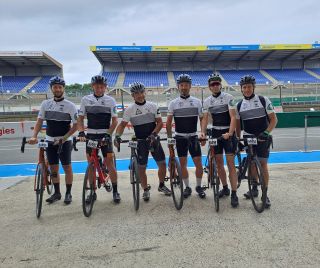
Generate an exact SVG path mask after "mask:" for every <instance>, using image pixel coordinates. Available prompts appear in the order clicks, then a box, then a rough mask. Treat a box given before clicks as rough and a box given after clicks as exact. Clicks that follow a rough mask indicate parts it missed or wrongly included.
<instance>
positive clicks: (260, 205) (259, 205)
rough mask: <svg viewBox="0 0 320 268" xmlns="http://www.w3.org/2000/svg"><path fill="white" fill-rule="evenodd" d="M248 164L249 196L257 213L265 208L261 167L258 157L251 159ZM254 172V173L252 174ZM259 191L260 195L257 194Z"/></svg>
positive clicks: (265, 196)
mask: <svg viewBox="0 0 320 268" xmlns="http://www.w3.org/2000/svg"><path fill="white" fill-rule="evenodd" d="M250 164H251V165H250V167H251V168H248V186H249V192H250V198H251V201H252V204H253V207H254V209H255V210H256V211H257V212H258V213H261V212H262V211H264V209H265V205H266V199H267V194H266V184H265V178H264V176H263V173H262V167H261V164H260V162H259V160H258V159H255V158H254V159H252V160H251V163H250ZM252 169H253V170H252ZM255 173H256V175H254V174H255ZM255 189H257V190H258V192H256V191H255ZM259 192H261V197H260V196H258V193H259Z"/></svg>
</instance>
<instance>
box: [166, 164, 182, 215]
mask: <svg viewBox="0 0 320 268" xmlns="http://www.w3.org/2000/svg"><path fill="white" fill-rule="evenodd" d="M169 172H170V186H171V192H172V198H173V203H174V206H175V207H176V209H177V210H180V209H181V208H182V206H183V181H182V175H181V174H182V173H181V166H180V163H179V160H178V159H177V158H174V159H169Z"/></svg>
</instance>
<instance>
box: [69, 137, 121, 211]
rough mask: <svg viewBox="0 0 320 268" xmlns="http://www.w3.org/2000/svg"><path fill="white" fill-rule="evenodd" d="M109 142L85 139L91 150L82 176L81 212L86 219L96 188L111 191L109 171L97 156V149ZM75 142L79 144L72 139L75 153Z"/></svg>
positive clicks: (75, 139) (108, 140)
mask: <svg viewBox="0 0 320 268" xmlns="http://www.w3.org/2000/svg"><path fill="white" fill-rule="evenodd" d="M110 141H111V137H110V138H103V139H98V140H92V139H87V142H88V143H87V146H88V147H89V148H91V149H92V153H91V156H90V160H89V163H88V166H87V170H86V173H85V175H84V180H83V188H82V210H83V214H84V215H85V216H86V217H90V215H91V213H92V209H93V204H94V201H95V200H96V190H97V188H98V189H100V188H101V186H103V187H104V188H105V189H106V191H107V192H111V190H112V184H111V183H110V181H111V180H110V175H109V171H108V169H107V168H106V167H105V166H104V164H103V163H102V158H101V156H99V154H98V151H99V149H100V148H101V147H102V146H105V145H107V144H109V143H110ZM77 142H79V139H78V138H76V137H74V138H73V149H74V150H75V151H78V149H77V146H76V144H77ZM113 157H114V158H113V161H114V165H115V166H116V158H115V155H113Z"/></svg>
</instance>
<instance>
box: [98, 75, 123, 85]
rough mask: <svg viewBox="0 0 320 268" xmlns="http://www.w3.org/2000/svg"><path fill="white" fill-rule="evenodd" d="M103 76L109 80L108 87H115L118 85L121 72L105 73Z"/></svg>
mask: <svg viewBox="0 0 320 268" xmlns="http://www.w3.org/2000/svg"><path fill="white" fill-rule="evenodd" d="M102 75H103V76H104V77H105V78H107V82H108V86H109V87H114V86H115V85H116V83H117V80H118V76H119V72H103V73H102Z"/></svg>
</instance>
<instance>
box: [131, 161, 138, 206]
mask: <svg viewBox="0 0 320 268" xmlns="http://www.w3.org/2000/svg"><path fill="white" fill-rule="evenodd" d="M130 182H131V185H132V196H133V205H134V209H135V210H136V211H137V210H139V204H140V176H139V172H138V160H137V158H136V156H131V160H130Z"/></svg>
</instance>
